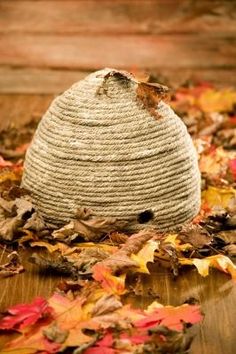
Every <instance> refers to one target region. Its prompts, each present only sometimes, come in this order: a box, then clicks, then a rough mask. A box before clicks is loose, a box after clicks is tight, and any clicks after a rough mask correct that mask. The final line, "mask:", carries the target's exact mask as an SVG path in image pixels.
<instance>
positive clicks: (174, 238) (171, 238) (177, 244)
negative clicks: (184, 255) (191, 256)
mask: <svg viewBox="0 0 236 354" xmlns="http://www.w3.org/2000/svg"><path fill="white" fill-rule="evenodd" d="M164 243H170V244H171V245H172V246H173V247H174V248H175V249H176V250H180V251H186V250H189V249H192V248H193V245H191V244H190V243H184V244H181V241H180V240H178V234H169V235H168V236H167V237H166V238H165V240H164Z"/></svg>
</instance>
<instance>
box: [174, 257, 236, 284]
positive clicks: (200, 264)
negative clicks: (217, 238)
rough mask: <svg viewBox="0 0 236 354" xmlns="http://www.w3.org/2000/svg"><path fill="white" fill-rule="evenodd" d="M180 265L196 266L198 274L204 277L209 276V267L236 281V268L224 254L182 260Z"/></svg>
mask: <svg viewBox="0 0 236 354" xmlns="http://www.w3.org/2000/svg"><path fill="white" fill-rule="evenodd" d="M179 262H180V264H182V265H194V266H195V267H196V268H197V270H198V273H199V274H201V275H202V276H203V277H206V276H207V275H208V274H209V267H212V268H216V269H219V270H220V271H222V272H224V273H227V274H230V275H231V277H232V279H233V280H234V281H236V266H235V265H234V264H233V262H232V261H231V260H230V259H229V258H228V257H227V256H224V255H222V254H217V255H215V256H210V257H206V258H203V259H198V258H192V259H190V258H180V259H179Z"/></svg>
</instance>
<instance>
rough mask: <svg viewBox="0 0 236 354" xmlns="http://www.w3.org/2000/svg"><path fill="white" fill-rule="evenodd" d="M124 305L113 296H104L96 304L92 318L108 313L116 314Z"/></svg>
mask: <svg viewBox="0 0 236 354" xmlns="http://www.w3.org/2000/svg"><path fill="white" fill-rule="evenodd" d="M122 306H123V305H122V303H121V302H120V301H119V300H117V298H116V297H115V296H114V295H112V294H109V295H104V296H102V297H101V298H100V299H99V300H98V301H97V302H96V304H95V306H94V308H93V310H92V313H91V316H92V317H95V316H101V315H107V314H108V313H111V312H114V311H116V310H118V309H119V308H121V307H122Z"/></svg>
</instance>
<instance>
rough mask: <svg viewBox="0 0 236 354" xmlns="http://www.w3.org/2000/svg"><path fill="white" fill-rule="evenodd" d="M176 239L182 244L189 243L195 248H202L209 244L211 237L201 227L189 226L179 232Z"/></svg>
mask: <svg viewBox="0 0 236 354" xmlns="http://www.w3.org/2000/svg"><path fill="white" fill-rule="evenodd" d="M178 239H179V240H181V241H182V242H183V243H190V244H191V245H193V246H194V247H196V248H202V247H203V246H206V245H209V244H210V243H211V241H212V236H211V235H210V234H209V233H208V232H207V230H205V229H203V228H202V227H201V226H199V225H192V224H190V225H187V226H185V227H184V228H183V229H182V230H181V232H180V233H179V234H178Z"/></svg>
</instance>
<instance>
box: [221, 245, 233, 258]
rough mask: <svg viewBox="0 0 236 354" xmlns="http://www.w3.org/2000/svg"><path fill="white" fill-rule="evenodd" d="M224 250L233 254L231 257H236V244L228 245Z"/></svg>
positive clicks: (230, 254)
mask: <svg viewBox="0 0 236 354" xmlns="http://www.w3.org/2000/svg"><path fill="white" fill-rule="evenodd" d="M224 251H226V253H227V254H228V255H229V256H231V257H235V256H236V245H233V244H232V245H228V246H225V247H224Z"/></svg>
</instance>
